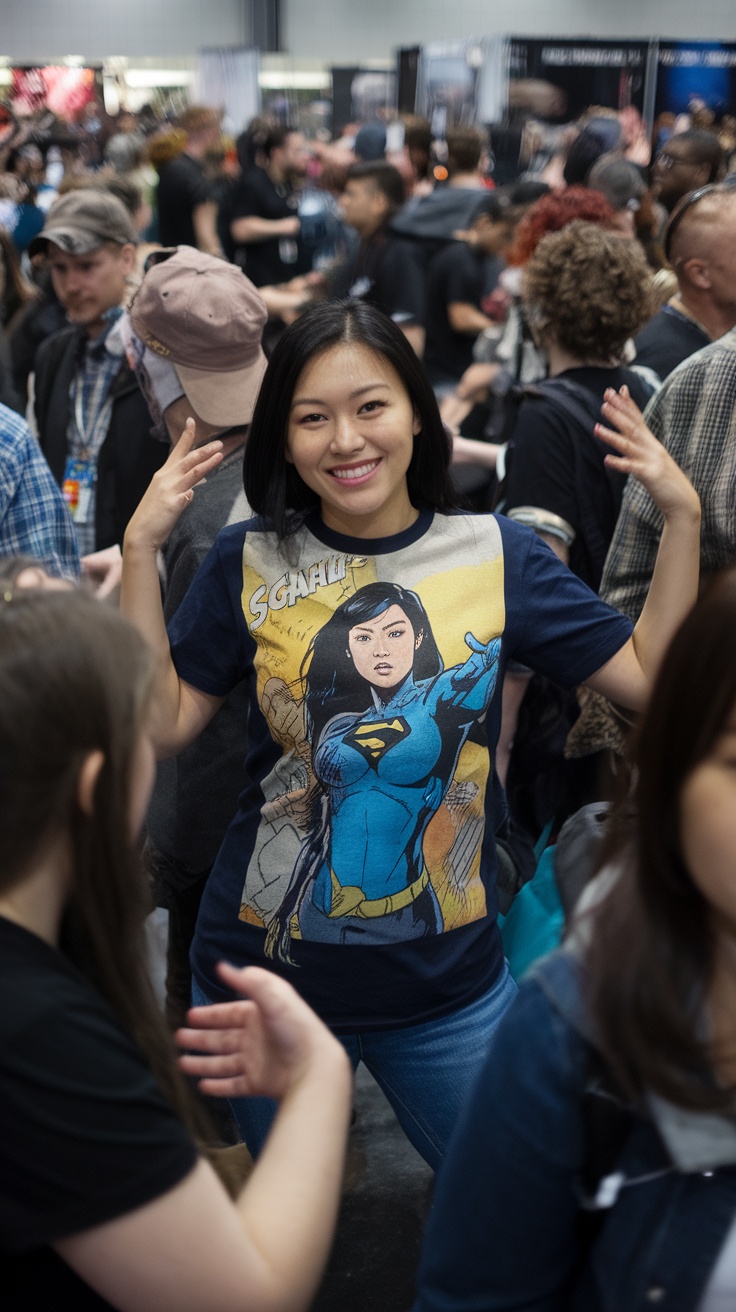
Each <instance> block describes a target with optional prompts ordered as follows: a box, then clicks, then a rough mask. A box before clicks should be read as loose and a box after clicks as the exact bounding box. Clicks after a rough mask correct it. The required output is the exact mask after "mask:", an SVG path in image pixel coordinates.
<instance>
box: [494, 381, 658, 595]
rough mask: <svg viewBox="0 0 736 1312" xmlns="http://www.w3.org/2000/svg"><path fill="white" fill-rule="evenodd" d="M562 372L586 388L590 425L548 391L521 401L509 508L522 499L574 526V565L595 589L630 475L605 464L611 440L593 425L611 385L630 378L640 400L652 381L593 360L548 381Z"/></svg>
mask: <svg viewBox="0 0 736 1312" xmlns="http://www.w3.org/2000/svg"><path fill="white" fill-rule="evenodd" d="M565 380H567V381H568V382H570V383H573V384H576V385H577V387H578V388H580V389H581V390H582V398H581V399H582V404H583V406H585V407H586V408H589V410H590V426H589V428H587V431H586V432H584V431H583V427H582V424H580V423H578V422H577V421H576V419H575V418H573V417H572V415H570V414H569V413H567V412H566V411H565V409H564V407H563V406H562V405H561V404H557V403H556V402H555V401H553V400H552V399H551V397H549V396H545V395H541V396H539V397H533V398H531V397H530V398H528V399H527V400H525V401H523V402H522V405H521V408H520V410H519V414H518V417H517V420H516V425H515V427H514V432H513V436H512V443H511V447H510V452H509V460H508V466H507V468H508V475H507V481H506V486H505V498H504V510H505V511H506V512H507V513H508V511H510V510H513V509H515V508H516V507H518V506H536V507H538V508H539V509H542V510H549V511H551V512H552V514H554V515H559V516H560V517H561V518H562V519H564V520H566V521H567V523H568V524H569V525H570V526H571V528H572V529H573V530H574V532H575V540H574V542H573V543H572V545H571V547H570V560H569V564H570V569H571V570H572V571H573V573H574V574H577V575H578V578H581V579H582V580H583V582H584V583H587V584H588V586H589V587H591V588H593V590H594V591H596V592H597V591H598V589H599V587H600V581H601V572H602V568H603V560H602V559H601V558H600V557H601V546H600V539H602V542H603V547H602V554H603V558H605V550H606V549H607V547H608V545H609V544H610V541H611V538H612V536H613V530H614V528H615V527H616V520H617V519H618V513H619V510H620V508H621V497H622V495H623V489H624V485H625V482H626V480H625V478H624V477H623V476H621V475H619V474H617V473H615V472H613V474H611V473H609V471H608V470H607V469H606V466H605V465H604V463H603V460H604V457H605V456H606V454H607V453H608V452H609V451H610V450H611V448H610V447H608V446H606V445H605V443H603V442H601V441H599V439H598V438H597V437H596V436H595V434H594V432H593V427H594V424H595V423H596V421H597V420H600V418H601V416H600V406H601V404H602V402H603V394H604V392H605V390H606V388H608V387H614V388H619V387H621V386H622V384H624V383H625V384H626V386H627V387H628V388H629V391H630V392H631V395H632V397H633V398H634V400H635V401H636V403H637V405H639V406H642V407H643V406H644V405H646V402H647V401H648V399H649V396H650V395H651V388H650V387H649V386H648V384H647V383H646V382H645V381H644V379H643V378H642V377H641V376H640V375H639V374H637V373H635V372H634V371H633V370H631V369H623V368H614V369H595V368H589V367H586V368H581V369H566V370H565V371H564V372H563V373H561V374H560V375H559V376H558V378H554V379H550V380H549V381H548V382H547V383H546V384H545V387H547V388H551V387H552V386H554V385H556V384H558V383H563V385H564V382H565ZM562 390H563V391H564V386H563V389H562ZM594 537H595V541H593V538H594Z"/></svg>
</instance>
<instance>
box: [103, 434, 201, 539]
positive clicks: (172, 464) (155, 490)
mask: <svg viewBox="0 0 736 1312" xmlns="http://www.w3.org/2000/svg"><path fill="white" fill-rule="evenodd" d="M195 438H196V431H195V426H194V420H193V419H187V422H186V426H185V428H184V432H183V433H182V435H181V437H180V438H179V441H178V442H177V444H176V446H175V447H173V448H172V451H171V454H170V456H169V458H168V460H167V461H166V464H165V465H163V466H162V467H161V469H159V470H158V471H157V472H156V473H155V474H154V476H153V478H152V479H151V482H150V483H149V485H148V488H147V489H146V491H145V493H144V494H143V497H142V498H141V501H140V503H139V505H138V508H137V510H136V511H135V514H134V515H133V517H132V519H131V520H130V523H129V524H128V528H127V529H126V533H125V538H126V541H127V542H129V543H135V545H136V546H144V547H148V548H151V549H152V550H154V551H158V550H159V549H160V548H161V547H163V546H164V544H165V543H166V542H167V541H168V539H169V536H170V534H171V530H172V529H173V527H174V525H175V524H176V521H177V520H178V519H179V516H180V515H181V514H182V512H183V511H184V510H186V508H187V506H188V505H189V503H190V502H191V501H192V499H193V497H194V495H195V491H194V489H195V487H196V486H197V484H198V483H201V482H202V480H203V479H204V478H205V476H206V475H207V474H209V472H210V470H212V469H214V468H215V466H216V465H218V464H219V463H220V461H221V460H222V442H219V441H217V440H215V441H214V442H208V443H207V444H206V446H200V447H197V448H196V449H193V447H194V442H195Z"/></svg>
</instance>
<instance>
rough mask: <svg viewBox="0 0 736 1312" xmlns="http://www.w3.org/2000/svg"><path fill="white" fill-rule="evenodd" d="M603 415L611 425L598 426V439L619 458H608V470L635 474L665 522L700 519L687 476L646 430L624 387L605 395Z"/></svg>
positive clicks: (611, 456)
mask: <svg viewBox="0 0 736 1312" xmlns="http://www.w3.org/2000/svg"><path fill="white" fill-rule="evenodd" d="M601 413H602V414H603V417H604V419H606V421H607V422H608V424H609V425H615V428H613V427H608V428H606V427H604V426H603V424H596V427H595V432H596V435H597V436H598V437H599V438H600V439H601V441H603V442H607V443H608V444H609V445H610V446H612V447H613V448H614V449H615V450H616V451H617V452H618V455H607V456H606V458H605V463H606V465H608V467H609V469H616V470H619V471H620V472H621V473H622V474H632V475H633V477H634V478H637V479H638V480H639V482H640V483H642V484H643V486H644V487H645V488H646V490H647V492H648V493H649V495H650V497H651V498H652V500H653V501H654V503H655V505H656V506H657V507H658V509H659V510H661V512H662V514H663V515H664V517H665V519H666V520H673V519H686V520H688V521H690V520H698V521H699V519H700V499H699V497H698V494H697V492H696V491H695V488H694V487H693V485H692V483H691V482H690V480H689V478H688V477H687V474H685V473H684V472H683V470H682V469H680V466H679V465H678V464H677V462H676V461H675V460H673V459H672V456H671V455H670V454H669V451H667V449H666V448H665V447H664V446H663V445H662V443H661V442H659V441H658V440H657V438H656V437H655V436H654V433H652V431H651V429H649V428H647V425H646V424H645V422H644V416H643V415H642V412H641V410H640V409H639V407H638V405H637V404H636V402H635V401H633V400H632V398H631V396H630V395H629V389H628V387H626V386H624V387H622V388H621V389H620V391H618V392H615V391H614V390H613V388H609V389H608V391H607V392H606V394H605V398H604V401H603V405H602V406H601Z"/></svg>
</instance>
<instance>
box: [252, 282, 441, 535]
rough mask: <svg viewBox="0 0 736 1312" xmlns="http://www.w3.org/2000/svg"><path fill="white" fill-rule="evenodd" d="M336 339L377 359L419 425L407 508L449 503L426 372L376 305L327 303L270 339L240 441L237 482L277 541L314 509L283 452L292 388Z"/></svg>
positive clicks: (312, 500) (438, 423)
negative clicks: (404, 392) (385, 364)
mask: <svg viewBox="0 0 736 1312" xmlns="http://www.w3.org/2000/svg"><path fill="white" fill-rule="evenodd" d="M343 342H351V343H352V342H356V343H359V344H360V345H362V346H366V347H368V349H369V350H371V351H374V352H375V353H376V355H378V356H381V358H382V359H384V360H386V361H387V362H388V363H389V364H390V365H391V367H392V368H393V369H394V370H395V371H396V373H397V374H398V375H399V378H400V379H401V381H402V383H403V384H404V387H405V388H406V390H407V393H408V395H409V399H410V401H411V404H412V406H413V408H414V411H415V413H416V415H417V417H418V419H419V422H420V424H421V428H420V431H419V433H418V434H417V436H416V437H415V438H414V452H413V455H412V458H411V463H410V465H409V469H408V471H407V485H408V490H409V499H410V501H411V503H412V505H414V506H417V507H420V508H425V507H427V508H429V509H431V510H449V509H451V508H452V507H453V505H454V502H453V493H452V485H451V482H450V478H449V468H450V454H451V448H450V440H449V437H448V434H447V431H446V429H445V428H444V426H443V424H442V420H441V419H440V412H439V410H438V408H437V401H436V399H435V395H434V392H433V391H432V388H431V386H430V384H429V380H428V378H427V375H426V374H425V372H424V369H423V368H422V365H421V363H420V362H419V360H418V359H417V357H416V355H415V353H414V351H413V350H412V348H411V346H410V345H409V343H408V342H407V340H406V337H405V336H404V334H403V333H402V332H401V330H400V329H399V328H397V327H396V324H395V323H393V321H392V320H391V319H389V318H388V316H387V315H385V314H382V313H381V311H380V310H377V309H376V308H375V306H372V305H367V304H365V303H364V302H363V301H355V300H349V301H328V302H327V303H325V304H323V305H315V306H313V307H312V308H311V309H309V310H307V311H306V313H305V314H303V315H302V316H301V318H299V319H297V321H296V323H293V324H292V325H291V327H289V328H287V330H286V332H285V333H284V334H283V336H282V337H281V338H280V339H279V341H278V342H277V344H276V346H275V348H274V352H273V355H272V356H271V360H270V362H269V365H268V369H267V370H266V374H265V376H264V379H263V382H262V384H261V390H260V393H259V396H258V401H257V402H256V408H255V412H254V414H253V419H252V422H251V426H250V432H249V435H248V441H247V443H246V448H245V459H244V462H243V486H244V488H245V495H246V497H247V500H248V504H249V505H250V507H251V509H252V510H254V511H255V512H256V514H258V515H262V516H263V517H264V518H265V519H266V520H268V521H269V523H270V524H271V525H272V527H273V528H274V529H275V531H276V533H277V534H278V536H279V537H280V538H284V537H286V536H287V534H288V533H290V532H293V530H294V528H296V527H297V525H298V523H300V522H301V520H302V519H303V518H304V515H305V514H307V513H309V511H312V510H318V509H319V497H318V496H317V494H316V492H313V491H312V489H311V488H309V487H307V485H306V483H304V481H303V480H302V479H301V478H300V476H299V474H297V472H296V469H295V468H294V466H293V465H292V464H290V463H289V462H288V461H287V460H286V457H285V450H286V439H287V433H288V427H289V412H290V409H291V402H292V397H293V395H294V389H295V387H296V384H297V381H298V379H299V377H300V375H301V373H302V371H303V370H304V369H305V368H306V366H307V365H308V364H309V363H310V361H311V360H313V359H314V358H315V356H318V355H321V354H322V353H323V352H324V351H328V350H329V349H330V348H331V347H333V346H338V345H341V344H342V343H343Z"/></svg>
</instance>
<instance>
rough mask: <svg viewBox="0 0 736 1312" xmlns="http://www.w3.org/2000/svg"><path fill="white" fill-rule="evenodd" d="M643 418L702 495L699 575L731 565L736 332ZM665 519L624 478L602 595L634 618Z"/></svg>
mask: <svg viewBox="0 0 736 1312" xmlns="http://www.w3.org/2000/svg"><path fill="white" fill-rule="evenodd" d="M645 419H646V421H647V423H648V424H649V427H650V428H651V430H652V432H653V433H654V435H655V437H658V438H659V440H660V442H663V443H664V445H665V446H666V448H667V450H668V451H669V453H670V455H671V456H672V457H673V458H674V459H675V460H676V461H677V463H678V465H679V466H680V468H681V469H684V471H685V473H686V474H687V476H688V478H689V479H690V481H691V482H692V484H693V486H694V487H695V490H696V491H697V493H698V496H699V497H700V500H701V503H702V508H703V518H702V527H701V536H700V566H701V572H702V574H703V576H707V575H709V574H713V573H714V572H715V571H716V570H718V569H721V568H722V567H723V566H724V565H731V564H733V563H734V561H736V328H734V329H732V330H731V332H729V333H726V336H725V337H721V338H719V339H718V341H716V342H712V343H711V345H710V346H706V347H704V348H703V350H702V351H698V352H697V353H696V354H695V355H692V356H690V358H689V359H688V360H684V361H683V363H682V364H681V365H679V366H678V368H677V369H675V370H674V372H673V373H671V374H670V376H669V378H667V379H666V380H665V382H664V383H663V385H662V388H661V390H660V391H659V392H658V393H657V394H656V396H654V397H653V398H652V400H651V401H650V402H649V405H648V406H647V409H646V412H645ZM663 523H664V520H663V516H662V514H661V512H660V511H659V510H657V507H656V506H655V504H654V502H653V501H652V498H651V497H650V495H649V493H648V492H645V491H644V488H643V487H642V485H641V483H638V482H636V480H635V479H633V478H630V479H629V481H628V484H627V486H626V491H625V492H624V498H623V503H622V506H621V514H620V515H619V519H618V524H617V525H616V532H615V533H614V536H613V541H612V542H611V546H610V549H609V552H608V557H607V559H606V567H605V570H604V573H603V581H602V584H601V596H602V597H603V598H604V599H605V600H606V601H608V602H610V604H611V605H612V606H615V607H616V609H617V610H620V611H623V612H624V614H626V615H628V616H629V617H630V618H631V619H632V620H634V621H636V620H637V619H638V618H639V615H640V613H641V610H642V607H643V605H644V602H645V600H646V596H647V592H648V591H649V584H650V582H651V579H652V574H653V572H654V561H655V559H656V555H657V548H658V546H659V538H660V534H661V532H662V525H663Z"/></svg>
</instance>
